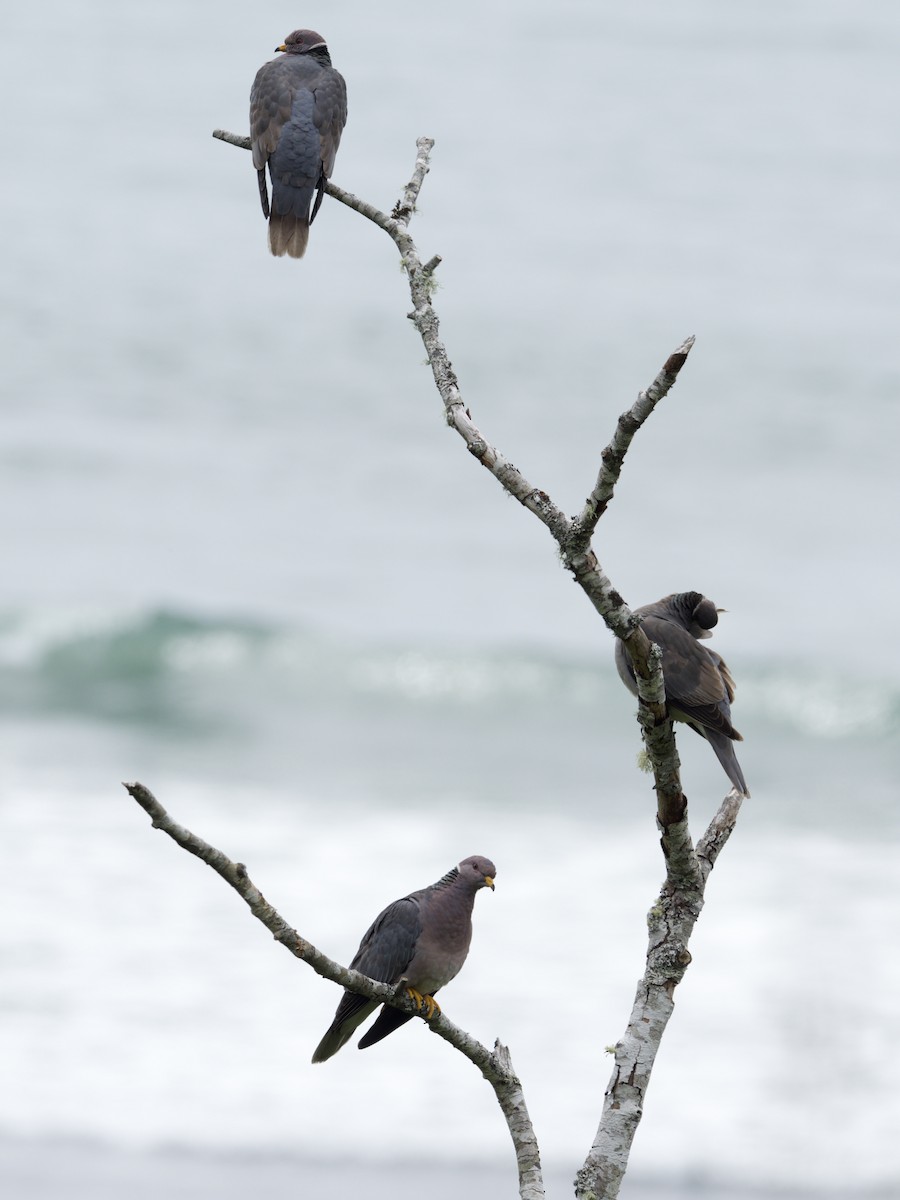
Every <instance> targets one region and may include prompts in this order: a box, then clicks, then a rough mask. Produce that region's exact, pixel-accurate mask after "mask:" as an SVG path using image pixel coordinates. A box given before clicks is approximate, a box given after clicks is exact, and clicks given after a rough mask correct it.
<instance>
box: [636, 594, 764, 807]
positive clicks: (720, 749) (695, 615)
mask: <svg viewBox="0 0 900 1200" xmlns="http://www.w3.org/2000/svg"><path fill="white" fill-rule="evenodd" d="M635 612H636V614H637V615H638V616H639V617H640V619H641V628H642V629H643V631H644V633H646V635H647V637H648V638H649V639H650V641H651V642H656V644H657V645H658V646H659V647H660V649H661V650H662V669H663V676H664V678H665V681H666V704H667V705H668V709H669V712H670V714H671V715H672V717H673V718H674V719H675V720H676V721H684V722H686V723H687V724H688V725H690V727H691V729H693V730H694V731H695V732H697V733H699V734H700V735H701V737H705V738H706V740H707V741H708V742H709V744H710V745H711V746H712V748H713V750H715V752H716V757H717V758H718V760H719V762H720V763H721V764H722V766H723V767H724V768H725V774H726V775H727V776H728V778H729V779H730V780H731V782H732V784H734V786H735V787H736V788H737V790H738V791H739V792H742V793H743V794H744V795H745V796H749V795H750V793H749V792H748V791H747V784H746V782H745V781H744V772H743V771H742V770H741V768H740V764H739V763H738V760H737V756H736V755H735V753H734V743H735V742H742V741H743V740H744V739H743V738H742V737H741V735H740V734H739V733H738V731H737V730H736V729H735V728H734V726H733V725H732V724H731V702H732V700H734V680H733V679H732V678H731V672H730V671H729V670H728V667H727V666H726V665H725V662H724V660H723V659H722V658H721V657H720V656H719V655H718V654H716V652H715V651H714V650H707V648H706V647H705V646H701V645H700V644H699V641H698V640H697V639H699V638H708V637H712V633H711V632H710V630H712V629H713V628H714V627H715V626H716V625H717V624H718V622H719V613H720V612H724V609H721V608H719V609H717V608H716V606H715V605H714V604H713V602H712V600H707V598H706V597H705V596H703V595H701V594H700V592H675V593H674V594H673V595H671V596H663V598H662V600H657V601H656V603H655V604H645V605H644V607H643V608H638V609H635ZM616 667H617V668H618V671H619V676H620V678H621V680H622V682H623V683H624V684H625V686H626V687H627V688H628V690H629V691H630V692H631V693H632V694H633V695H635V696H636V695H637V683H636V682H635V678H634V671H633V670H632V669H631V662H630V660H629V658H628V654H627V652H626V650H625V646H624V645H623V643H622V642H621V640H619V639H618V638H617V639H616Z"/></svg>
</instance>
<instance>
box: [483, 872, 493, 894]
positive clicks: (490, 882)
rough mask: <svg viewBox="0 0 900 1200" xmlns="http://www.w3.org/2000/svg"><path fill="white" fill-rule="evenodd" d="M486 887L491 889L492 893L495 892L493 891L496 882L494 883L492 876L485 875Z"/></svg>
mask: <svg viewBox="0 0 900 1200" xmlns="http://www.w3.org/2000/svg"><path fill="white" fill-rule="evenodd" d="M484 886H485V887H489V888H490V889H491V891H493V890H494V881H493V879H492V878H491V877H490V875H485V877H484Z"/></svg>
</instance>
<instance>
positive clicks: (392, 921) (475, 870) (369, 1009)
mask: <svg viewBox="0 0 900 1200" xmlns="http://www.w3.org/2000/svg"><path fill="white" fill-rule="evenodd" d="M496 874H497V871H496V868H495V867H494V864H493V863H492V862H491V861H490V859H488V858H483V857H482V856H481V855H478V854H476V855H473V856H472V857H471V858H466V859H464V860H463V861H462V862H461V863H460V864H459V866H458V867H454V868H453V869H452V870H451V871H448V872H447V874H446V875H444V876H443V878H441V879H439V880H438V881H437V883H433V884H432V885H431V887H427V888H423V889H422V890H421V891H419V892H413V893H412V895H410V896H406V897H405V898H404V899H402V900H395V901H394V903H393V904H389V905H388V907H387V908H386V909H385V910H384V912H382V913H380V914H379V915H378V916H377V917H376V918H375V920H374V922H373V923H372V925H371V926H370V928H369V929H368V930H367V931H366V933H365V935H364V937H363V940H362V941H361V942H360V944H359V949H358V950H357V952H356V954H355V956H354V958H353V962H351V964H350V966H351V968H352V969H353V970H354V971H361V972H362V974H363V975H368V977H369V978H370V979H375V980H378V982H379V983H389V984H393V985H394V986H399V985H401V984H402V985H403V986H404V987H405V989H406V991H407V992H408V993H409V995H410V996H411V997H412V999H413V1000H415V1001H416V1002H417V1003H418V1004H419V1006H420V1008H422V1009H424V1011H425V1013H426V1015H427V1016H428V1017H432V1016H433V1015H434V1013H435V1012H440V1007H439V1005H438V1004H437V1002H436V1001H435V1000H434V993H435V992H436V991H437V990H438V988H442V987H443V986H444V985H445V984H447V983H449V982H450V980H451V979H453V978H454V976H456V975H458V974H459V971H460V968H461V967H462V965H463V963H464V962H465V961H466V955H467V954H468V953H469V943H470V942H471V940H472V907H473V905H474V903H475V893H476V892H477V891H479V890H480V889H481V888H483V887H489V888H490V889H491V890H492V891H493V888H494V876H495V875H496ZM380 1003H381V1002H380V1001H379V1000H369V999H367V998H366V997H365V996H358V995H357V994H356V993H355V992H350V991H345V992H344V995H343V998H342V999H341V1002H340V1004H339V1005H338V1007H337V1012H336V1013H335V1014H334V1020H333V1021H332V1022H331V1025H330V1026H329V1028H328V1032H327V1033H326V1034H325V1036H324V1037H323V1038H322V1040H321V1042H319V1044H318V1046H317V1047H316V1052H315V1054H313V1056H312V1060H313V1062H314V1063H317V1062H325V1060H326V1059H328V1058H331V1056H332V1055H333V1054H337V1052H338V1050H340V1048H341V1046H343V1045H344V1043H345V1042H347V1041H349V1039H350V1038H351V1037H352V1036H353V1033H354V1032H355V1030H356V1029H357V1027H358V1026H360V1025H361V1024H362V1023H363V1021H365V1020H366V1018H367V1017H368V1016H369V1015H370V1014H371V1013H373V1012H374V1011H375V1009H376V1008H377V1007H378V1005H379V1004H380ZM411 1019H412V1017H411V1014H409V1013H404V1012H401V1011H400V1010H399V1009H398V1008H391V1006H390V1005H388V1004H385V1005H384V1006H383V1007H382V1010H381V1012H380V1013H379V1014H378V1018H377V1020H376V1021H375V1024H374V1025H373V1026H372V1028H371V1029H370V1030H369V1031H368V1032H367V1033H366V1034H364V1035H363V1037H362V1038H361V1039H360V1042H359V1048H360V1049H361V1050H363V1049H365V1048H366V1047H367V1046H373V1045H374V1044H375V1043H376V1042H380V1041H381V1039H382V1038H385V1037H387V1035H388V1034H389V1033H393V1032H394V1030H395V1029H399V1027H400V1026H401V1025H404V1024H405V1023H406V1022H407V1021H409V1020H411Z"/></svg>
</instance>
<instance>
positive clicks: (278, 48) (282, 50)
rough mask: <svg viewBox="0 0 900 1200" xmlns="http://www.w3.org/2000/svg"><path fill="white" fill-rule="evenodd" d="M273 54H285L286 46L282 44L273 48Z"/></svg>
mask: <svg viewBox="0 0 900 1200" xmlns="http://www.w3.org/2000/svg"><path fill="white" fill-rule="evenodd" d="M275 53H276V54H287V46H286V45H285V44H284V42H282V43H281V45H280V46H276V47H275Z"/></svg>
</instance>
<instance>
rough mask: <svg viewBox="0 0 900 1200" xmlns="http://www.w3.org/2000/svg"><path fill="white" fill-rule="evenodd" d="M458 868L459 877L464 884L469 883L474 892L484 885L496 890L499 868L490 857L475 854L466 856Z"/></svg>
mask: <svg viewBox="0 0 900 1200" xmlns="http://www.w3.org/2000/svg"><path fill="white" fill-rule="evenodd" d="M456 870H457V872H458V876H457V877H458V878H459V879H460V880H461V881H462V882H463V883H464V884H468V885H469V887H471V889H472V891H473V892H477V891H478V889H479V888H483V887H489V888H490V889H491V891H493V890H494V876H495V875H496V874H497V868H496V867H495V866H494V864H493V863H492V862H491V860H490V859H489V858H482V856H481V855H480V854H473V855H472V856H471V857H470V858H464V859H463V861H462V862H461V863H460V864H459V866H458V867H457V868H456Z"/></svg>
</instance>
